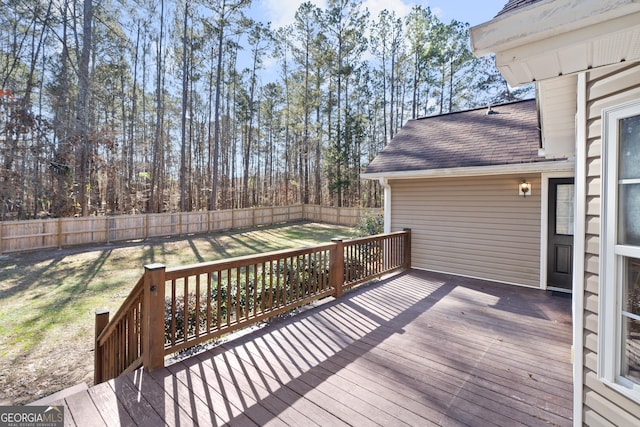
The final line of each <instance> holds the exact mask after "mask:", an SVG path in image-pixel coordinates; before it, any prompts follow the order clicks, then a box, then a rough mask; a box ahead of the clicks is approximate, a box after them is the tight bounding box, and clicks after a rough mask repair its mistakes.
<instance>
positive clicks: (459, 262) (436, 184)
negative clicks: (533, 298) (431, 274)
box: [390, 174, 541, 287]
mask: <svg viewBox="0 0 640 427" xmlns="http://www.w3.org/2000/svg"><path fill="white" fill-rule="evenodd" d="M522 179H526V180H527V181H529V182H530V183H531V184H532V193H533V194H532V195H530V196H527V197H522V196H519V195H518V184H519V183H520V182H521V181H522ZM540 182H541V179H540V174H537V175H528V176H526V175H525V176H522V175H499V176H486V177H483V176H480V177H477V176H476V177H460V178H427V179H412V180H392V181H390V185H391V212H392V214H391V230H392V231H398V230H402V229H403V228H411V233H412V238H411V242H412V248H411V255H412V261H411V262H412V267H414V268H419V269H426V270H433V271H439V272H445V273H452V274H457V275H463V276H470V277H477V278H481V279H487V280H494V281H499V282H506V283H513V284H518V285H525V286H533V287H539V286H540V209H541V194H540V193H541V186H540Z"/></svg>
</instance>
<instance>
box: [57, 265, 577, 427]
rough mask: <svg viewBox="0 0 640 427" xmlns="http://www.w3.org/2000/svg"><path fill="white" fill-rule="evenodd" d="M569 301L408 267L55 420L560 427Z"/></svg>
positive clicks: (68, 402) (131, 378)
mask: <svg viewBox="0 0 640 427" xmlns="http://www.w3.org/2000/svg"><path fill="white" fill-rule="evenodd" d="M570 346H571V300H570V298H566V297H559V296H552V295H551V294H549V293H547V292H543V291H539V290H532V289H524V288H519V287H514V286H509V285H500V284H493V283H488V282H483V281H478V280H471V279H465V278H460V277H455V276H447V275H441V274H434V273H427V272H420V271H415V270H411V271H408V272H406V273H402V274H400V275H397V276H394V277H392V278H389V279H386V280H382V281H380V282H377V283H375V284H372V285H368V286H364V287H361V288H359V289H357V290H355V291H352V292H349V293H347V294H345V296H344V297H343V298H341V299H340V300H332V301H329V302H327V303H325V304H322V305H319V306H318V307H315V308H312V309H308V310H305V311H304V312H303V313H301V314H298V315H296V316H292V317H289V318H287V319H284V320H280V321H277V322H274V323H272V324H271V325H269V326H267V327H265V328H263V329H261V330H259V331H255V332H253V333H250V334H247V335H245V336H243V337H240V338H238V339H235V340H233V341H230V342H228V343H226V344H224V345H223V346H220V347H217V348H215V349H213V350H210V351H207V352H204V353H201V354H199V355H198V356H195V357H191V358H189V359H186V360H184V361H182V362H178V363H175V364H173V365H171V366H169V367H167V368H165V369H161V370H157V371H154V372H152V373H147V372H144V371H142V370H139V371H136V372H134V373H132V374H129V375H126V376H121V377H118V378H116V379H115V380H111V381H109V382H107V383H103V384H100V385H98V386H95V387H92V388H90V389H89V390H86V391H83V392H80V393H77V394H75V395H72V396H70V397H68V398H66V399H64V401H63V402H59V403H60V404H64V405H65V407H66V408H65V421H66V423H67V424H68V425H74V424H75V425H78V426H91V425H100V426H103V425H107V426H116V425H127V426H128V425H140V426H161V425H171V426H190V425H201V426H209V425H212V426H217V425H223V424H230V425H242V426H244V425H281V426H284V425H290V426H307V425H328V426H339V425H356V426H368V425H384V426H399V425H412V426H428V425H447V426H459V425H467V426H487V425H503V426H516V425H527V426H541V425H558V426H570V425H572V420H571V418H572V383H571V375H572V368H571V361H570Z"/></svg>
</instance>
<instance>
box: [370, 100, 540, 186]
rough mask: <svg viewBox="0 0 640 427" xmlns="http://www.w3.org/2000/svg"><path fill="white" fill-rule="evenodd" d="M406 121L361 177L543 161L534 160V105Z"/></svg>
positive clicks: (536, 142)
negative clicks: (490, 112)
mask: <svg viewBox="0 0 640 427" xmlns="http://www.w3.org/2000/svg"><path fill="white" fill-rule="evenodd" d="M491 111H492V114H488V109H487V108H481V109H475V110H469V111H463V112H459V113H451V114H444V115H440V116H432V117H426V118H422V119H416V120H409V121H408V122H407V123H406V124H405V126H404V127H403V128H402V129H400V131H399V132H398V134H397V135H396V136H394V138H393V139H392V140H391V142H390V143H389V144H388V145H387V146H386V147H385V148H384V149H383V150H382V151H381V152H380V153H379V154H378V155H377V156H376V158H375V159H374V160H373V161H372V162H371V163H370V164H369V166H368V167H367V168H366V170H365V175H384V174H385V173H388V172H400V171H405V172H406V171H422V170H434V169H451V168H467V167H482V166H499V165H513V164H522V163H534V162H543V161H546V160H547V159H545V158H544V157H541V156H539V155H538V149H539V148H540V130H539V124H538V112H537V107H536V101H535V100H533V99H532V100H526V101H519V102H514V103H510V104H503V105H499V106H495V107H492V109H491Z"/></svg>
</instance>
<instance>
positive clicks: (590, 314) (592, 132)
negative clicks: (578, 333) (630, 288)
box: [583, 63, 640, 426]
mask: <svg viewBox="0 0 640 427" xmlns="http://www.w3.org/2000/svg"><path fill="white" fill-rule="evenodd" d="M586 84H587V87H586V90H587V123H586V127H587V129H586V136H587V164H586V171H587V177H586V182H585V183H584V184H585V185H586V196H587V200H586V202H587V208H586V235H585V272H584V275H585V276H584V279H585V281H584V283H585V286H584V317H583V319H584V353H583V367H584V376H583V378H584V395H583V396H584V406H583V417H584V418H583V420H584V423H585V424H587V425H594V426H595V425H602V426H607V425H620V426H622V425H640V405H638V404H637V403H635V402H633V401H632V400H629V399H628V398H626V397H624V396H623V395H621V394H619V393H617V392H615V391H614V390H613V389H611V388H609V387H607V386H606V385H605V384H604V383H602V382H601V381H600V380H599V379H598V374H597V360H598V290H599V276H598V274H599V267H600V266H599V260H600V193H601V181H600V173H601V166H602V165H601V155H602V141H601V132H602V120H601V114H602V109H603V108H606V107H610V106H615V105H619V104H622V103H624V102H628V101H631V100H634V99H638V98H640V64H639V63H634V64H625V65H622V66H618V67H607V68H606V69H602V70H596V71H592V72H589V73H587V83H586Z"/></svg>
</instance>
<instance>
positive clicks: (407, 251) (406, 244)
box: [402, 228, 411, 269]
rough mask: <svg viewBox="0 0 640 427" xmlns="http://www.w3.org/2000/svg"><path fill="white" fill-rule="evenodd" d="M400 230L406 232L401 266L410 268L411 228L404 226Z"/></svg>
mask: <svg viewBox="0 0 640 427" xmlns="http://www.w3.org/2000/svg"><path fill="white" fill-rule="evenodd" d="M402 231H404V232H406V233H407V234H405V236H404V251H403V254H404V260H403V261H404V263H403V265H402V267H403V268H406V269H410V268H411V229H410V228H405V229H403V230H402Z"/></svg>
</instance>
